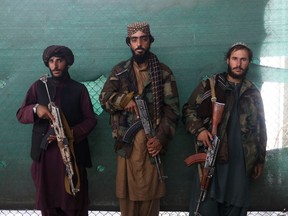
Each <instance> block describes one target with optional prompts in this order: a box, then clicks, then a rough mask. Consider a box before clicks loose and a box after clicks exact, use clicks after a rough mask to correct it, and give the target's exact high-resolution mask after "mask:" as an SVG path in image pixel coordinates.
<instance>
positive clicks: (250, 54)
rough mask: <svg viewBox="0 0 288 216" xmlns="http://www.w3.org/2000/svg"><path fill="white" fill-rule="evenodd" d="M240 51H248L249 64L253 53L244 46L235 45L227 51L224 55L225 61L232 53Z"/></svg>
mask: <svg viewBox="0 0 288 216" xmlns="http://www.w3.org/2000/svg"><path fill="white" fill-rule="evenodd" d="M242 49H245V50H247V51H248V55H249V62H251V61H252V58H253V52H252V50H251V49H250V48H249V47H248V46H245V45H243V44H237V45H235V46H232V47H230V48H229V50H228V52H227V53H226V55H225V60H226V59H229V58H230V56H231V53H232V52H234V51H238V50H242Z"/></svg>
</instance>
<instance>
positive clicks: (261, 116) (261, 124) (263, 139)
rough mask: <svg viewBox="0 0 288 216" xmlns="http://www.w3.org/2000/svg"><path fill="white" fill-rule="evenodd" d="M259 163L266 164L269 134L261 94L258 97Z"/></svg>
mask: <svg viewBox="0 0 288 216" xmlns="http://www.w3.org/2000/svg"><path fill="white" fill-rule="evenodd" d="M257 111H258V129H257V130H258V134H259V136H258V152H259V157H258V163H261V164H264V162H265V157H266V145H267V132H266V123H265V112H264V105H263V101H262V98H261V95H260V92H259V95H258V104H257Z"/></svg>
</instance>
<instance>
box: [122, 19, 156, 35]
mask: <svg viewBox="0 0 288 216" xmlns="http://www.w3.org/2000/svg"><path fill="white" fill-rule="evenodd" d="M137 31H141V32H143V33H146V34H148V35H150V27H149V24H148V23H146V22H136V23H131V24H129V25H128V26H127V34H128V37H131V35H133V34H135V33H136V32H137Z"/></svg>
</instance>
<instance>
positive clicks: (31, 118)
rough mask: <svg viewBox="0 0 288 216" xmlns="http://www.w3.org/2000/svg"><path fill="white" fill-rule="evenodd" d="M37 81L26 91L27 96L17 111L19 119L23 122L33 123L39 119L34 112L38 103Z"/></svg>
mask: <svg viewBox="0 0 288 216" xmlns="http://www.w3.org/2000/svg"><path fill="white" fill-rule="evenodd" d="M36 89H37V82H35V83H34V84H32V86H31V87H30V88H29V90H28V91H27V93H26V97H25V99H24V101H23V103H22V105H21V107H20V108H19V109H18V111H17V113H16V118H17V120H18V121H19V122H20V123H22V124H31V123H34V122H35V121H37V120H38V118H37V116H36V115H34V113H33V107H34V106H35V105H36V104H37V95H36Z"/></svg>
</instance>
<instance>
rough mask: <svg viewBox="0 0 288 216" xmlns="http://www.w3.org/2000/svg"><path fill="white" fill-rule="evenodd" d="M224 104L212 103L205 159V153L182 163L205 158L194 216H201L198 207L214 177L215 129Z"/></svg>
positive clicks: (215, 155) (200, 160) (216, 145)
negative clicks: (209, 136) (208, 142)
mask: <svg viewBox="0 0 288 216" xmlns="http://www.w3.org/2000/svg"><path fill="white" fill-rule="evenodd" d="M224 106H225V104H224V103H219V102H212V132H211V133H212V135H213V140H212V142H211V148H208V150H207V152H206V157H205V155H204V154H205V153H204V154H203V153H197V154H194V155H192V156H189V157H187V158H186V159H185V160H184V162H185V163H186V165H188V166H190V165H192V164H193V163H197V162H204V161H203V159H204V158H205V164H204V167H203V172H202V176H201V181H200V195H199V199H198V201H197V206H196V210H195V212H194V215H195V216H201V214H200V213H199V207H200V204H201V202H203V201H204V200H205V197H206V193H207V191H208V188H209V185H210V182H211V179H212V177H213V175H214V170H215V161H216V158H217V153H218V149H219V143H220V139H219V138H218V136H217V127H218V125H219V123H220V122H221V118H222V114H223V111H224Z"/></svg>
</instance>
